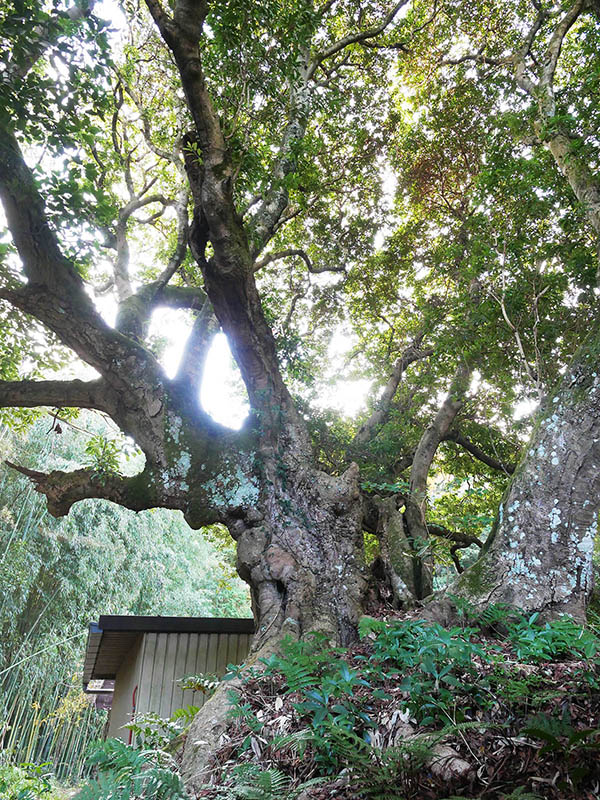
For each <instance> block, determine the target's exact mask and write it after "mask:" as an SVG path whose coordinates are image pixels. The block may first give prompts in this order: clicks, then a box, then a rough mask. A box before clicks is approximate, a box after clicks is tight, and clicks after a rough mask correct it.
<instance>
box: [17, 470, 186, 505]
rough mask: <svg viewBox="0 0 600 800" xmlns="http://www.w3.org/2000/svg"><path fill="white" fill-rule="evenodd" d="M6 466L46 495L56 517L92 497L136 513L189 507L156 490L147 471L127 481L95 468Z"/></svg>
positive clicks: (181, 501) (182, 500)
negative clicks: (65, 469) (42, 469)
mask: <svg viewBox="0 0 600 800" xmlns="http://www.w3.org/2000/svg"><path fill="white" fill-rule="evenodd" d="M6 464H8V466H9V467H12V468H13V469H16V470H17V471H18V472H20V473H21V474H22V475H26V476H27V477H28V478H30V479H31V480H32V481H33V483H34V485H35V490H36V492H39V493H40V494H43V495H45V496H46V498H47V501H48V511H49V512H50V513H51V514H52V516H53V517H64V516H66V515H67V514H68V513H69V510H70V509H71V506H72V505H74V504H75V503H77V502H78V501H79V500H86V499H88V498H99V499H102V500H111V501H112V502H113V503H117V504H118V505H120V506H124V507H125V508H130V509H132V510H133V511H143V510H145V509H147V508H156V507H158V506H162V507H166V508H176V509H181V510H183V509H184V508H185V505H186V504H185V501H184V498H183V496H182V497H181V498H178V497H175V496H173V497H171V498H170V500H169V499H167V498H165V497H164V496H162V494H160V493H159V492H158V490H157V489H156V488H153V487H154V486H155V481H154V480H153V476H151V474H150V473H149V472H148V471H147V470H145V471H144V472H141V473H140V474H139V475H135V476H134V477H132V478H124V477H123V476H121V475H115V474H112V473H99V472H97V471H94V470H93V469H77V470H75V471H73V472H63V471H61V470H53V471H52V472H49V473H45V472H38V471H37V470H34V469H29V468H27V467H22V466H19V465H18V464H13V463H12V462H11V461H7V462H6Z"/></svg>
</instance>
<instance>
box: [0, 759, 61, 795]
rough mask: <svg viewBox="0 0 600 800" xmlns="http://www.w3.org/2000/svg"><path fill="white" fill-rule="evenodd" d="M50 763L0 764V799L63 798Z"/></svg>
mask: <svg viewBox="0 0 600 800" xmlns="http://www.w3.org/2000/svg"><path fill="white" fill-rule="evenodd" d="M67 797H68V790H66V789H64V788H61V787H60V786H59V785H58V784H57V783H56V781H55V778H54V774H53V772H52V770H51V765H50V764H32V763H28V762H24V763H20V764H0V800H65V798H67Z"/></svg>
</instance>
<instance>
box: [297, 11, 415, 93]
mask: <svg viewBox="0 0 600 800" xmlns="http://www.w3.org/2000/svg"><path fill="white" fill-rule="evenodd" d="M407 2H408V0H400V2H399V3H396V5H395V6H393V7H392V8H391V9H390V11H389V12H388V13H387V14H386V15H385V17H384V18H383V19H382V21H381V22H380V23H379V24H378V25H374V26H373V27H371V28H367V29H366V30H364V31H357V32H356V33H349V34H348V35H347V36H344V37H343V38H342V39H338V41H337V42H333V43H332V44H330V45H329V46H328V47H326V48H324V49H323V50H321V51H320V52H319V53H316V54H315V55H314V56H313V58H312V62H311V66H310V69H309V71H308V77H309V78H312V76H313V75H314V73H315V72H316V70H317V69H318V67H319V65H320V64H322V63H323V61H326V60H327V59H328V58H331V56H334V55H335V54H336V53H339V52H340V51H341V50H344V49H345V48H346V47H349V46H350V45H352V44H359V43H361V42H365V41H367V40H368V39H374V38H375V37H377V36H379V35H380V34H382V33H383V32H384V31H385V29H386V28H387V27H388V26H389V25H391V23H392V22H393V21H394V19H395V18H396V16H397V14H398V12H399V11H400V9H401V8H403V7H404V6H405V5H406V4H407Z"/></svg>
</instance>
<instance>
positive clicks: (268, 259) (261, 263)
mask: <svg viewBox="0 0 600 800" xmlns="http://www.w3.org/2000/svg"><path fill="white" fill-rule="evenodd" d="M293 257H298V258H301V259H302V261H304V263H305V264H306V268H307V269H308V271H309V272H310V273H311V274H312V275H321V274H323V273H324V272H346V268H345V267H327V266H322V267H315V265H314V264H313V263H312V261H311V260H310V258H309V256H308V254H307V253H306V252H305V251H304V250H300V249H298V248H288V249H287V250H279V251H277V252H276V253H268V254H267V255H266V256H263V258H261V259H260V260H258V261H255V262H254V272H258V271H259V270H261V269H262V268H263V267H266V266H267V264H271V263H272V262H273V261H279V260H280V259H282V258H293Z"/></svg>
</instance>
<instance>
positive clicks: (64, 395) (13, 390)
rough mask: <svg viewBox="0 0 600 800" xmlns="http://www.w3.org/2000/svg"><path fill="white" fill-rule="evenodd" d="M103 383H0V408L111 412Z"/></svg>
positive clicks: (106, 389)
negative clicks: (46, 407)
mask: <svg viewBox="0 0 600 800" xmlns="http://www.w3.org/2000/svg"><path fill="white" fill-rule="evenodd" d="M108 389H109V387H108V386H107V384H106V382H105V381H103V380H96V381H80V380H74V381H27V380H24V381H0V407H2V408H7V407H20V408H36V407H37V406H50V407H52V408H63V407H72V408H95V409H98V410H99V411H106V412H107V413H110V411H111V407H112V403H111V402H110V400H109V396H108V393H109V392H108Z"/></svg>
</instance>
